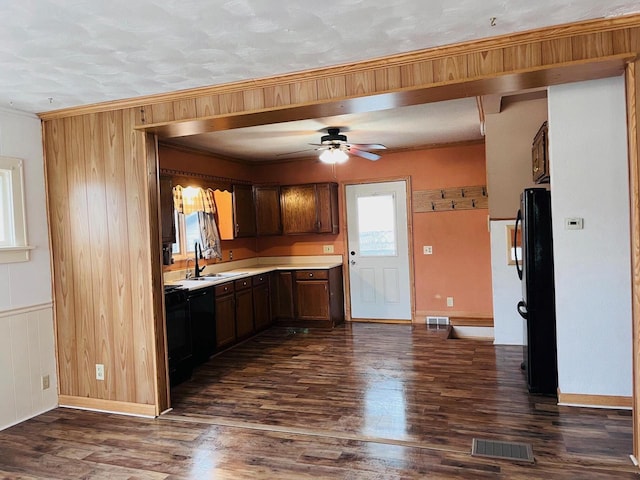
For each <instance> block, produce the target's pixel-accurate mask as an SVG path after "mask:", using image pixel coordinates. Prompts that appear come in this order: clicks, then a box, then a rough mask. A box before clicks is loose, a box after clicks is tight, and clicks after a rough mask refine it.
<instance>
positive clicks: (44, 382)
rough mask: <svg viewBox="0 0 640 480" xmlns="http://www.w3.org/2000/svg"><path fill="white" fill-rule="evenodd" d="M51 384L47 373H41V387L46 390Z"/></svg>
mask: <svg viewBox="0 0 640 480" xmlns="http://www.w3.org/2000/svg"><path fill="white" fill-rule="evenodd" d="M50 386H51V383H50V381H49V375H43V376H42V389H43V390H46V389H48V388H49V387H50Z"/></svg>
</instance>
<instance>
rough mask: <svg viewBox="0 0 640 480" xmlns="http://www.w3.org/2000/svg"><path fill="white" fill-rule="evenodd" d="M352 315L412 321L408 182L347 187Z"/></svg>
mask: <svg viewBox="0 0 640 480" xmlns="http://www.w3.org/2000/svg"><path fill="white" fill-rule="evenodd" d="M346 200H347V236H348V247H349V251H348V252H347V257H348V270H349V291H350V299H351V318H354V319H358V318H361V319H384V320H411V284H410V277H409V241H408V224H407V183H406V182H405V181H404V180H402V181H395V182H383V183H368V184H362V185H347V187H346Z"/></svg>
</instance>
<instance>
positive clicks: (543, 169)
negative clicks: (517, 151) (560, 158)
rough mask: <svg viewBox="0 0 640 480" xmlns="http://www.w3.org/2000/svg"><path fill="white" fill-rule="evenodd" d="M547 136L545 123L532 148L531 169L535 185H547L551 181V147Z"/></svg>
mask: <svg viewBox="0 0 640 480" xmlns="http://www.w3.org/2000/svg"><path fill="white" fill-rule="evenodd" d="M547 135H548V127H547V122H544V123H543V124H542V126H541V127H540V130H538V133H537V134H536V136H535V138H534V139H533V146H532V147H531V167H532V173H533V181H534V182H535V183H545V182H548V181H549V176H550V175H549V147H548V138H547Z"/></svg>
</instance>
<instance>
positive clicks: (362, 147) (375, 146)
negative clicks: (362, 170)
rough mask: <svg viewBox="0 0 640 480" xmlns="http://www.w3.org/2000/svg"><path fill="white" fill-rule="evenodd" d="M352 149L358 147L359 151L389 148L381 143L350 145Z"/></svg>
mask: <svg viewBox="0 0 640 480" xmlns="http://www.w3.org/2000/svg"><path fill="white" fill-rule="evenodd" d="M349 145H351V146H352V147H356V148H357V149H359V150H386V149H387V147H385V146H384V145H382V144H380V143H350V144H349Z"/></svg>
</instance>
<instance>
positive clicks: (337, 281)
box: [272, 266, 344, 328]
mask: <svg viewBox="0 0 640 480" xmlns="http://www.w3.org/2000/svg"><path fill="white" fill-rule="evenodd" d="M275 284H276V287H275V288H274V295H273V298H272V303H273V305H274V320H275V321H276V323H277V324H279V325H287V326H301V327H325V328H332V327H335V326H336V325H338V324H339V323H342V322H343V321H344V290H343V286H342V266H337V267H334V268H330V269H326V270H322V269H313V270H293V271H281V272H276V274H275ZM276 307H277V309H276Z"/></svg>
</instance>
